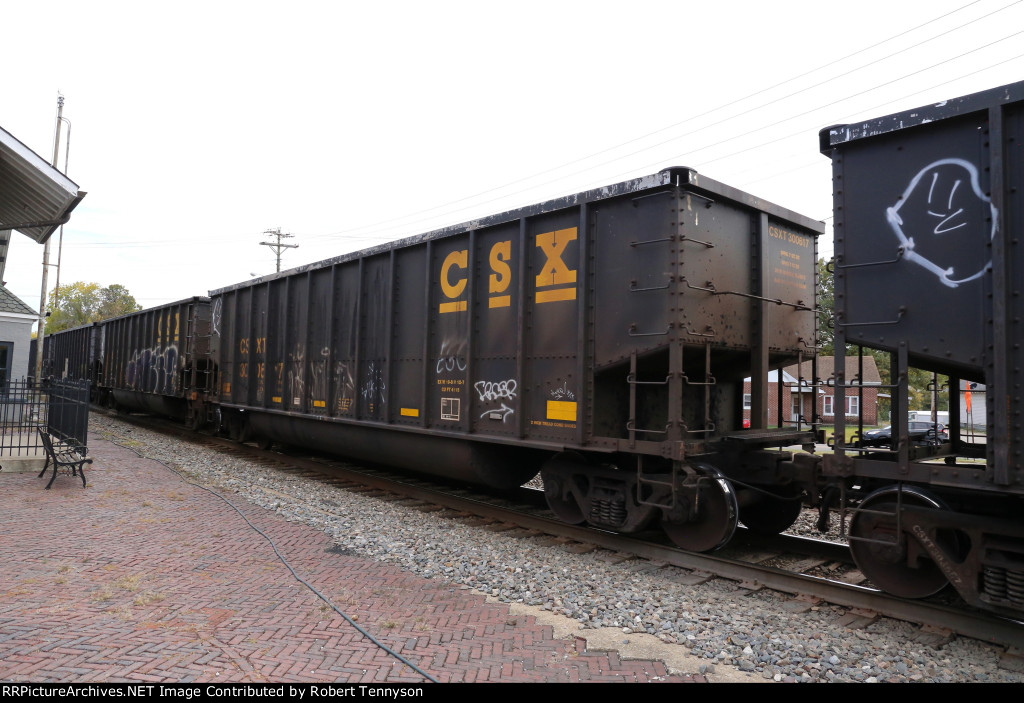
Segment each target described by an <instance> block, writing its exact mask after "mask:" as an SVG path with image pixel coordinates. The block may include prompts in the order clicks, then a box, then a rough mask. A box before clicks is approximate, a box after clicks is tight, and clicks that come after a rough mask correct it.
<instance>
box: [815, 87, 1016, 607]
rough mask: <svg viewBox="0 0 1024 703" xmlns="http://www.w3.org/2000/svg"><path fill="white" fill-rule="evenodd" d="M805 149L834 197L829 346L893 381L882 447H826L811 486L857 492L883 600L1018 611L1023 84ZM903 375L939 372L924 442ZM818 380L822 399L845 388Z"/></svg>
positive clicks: (838, 134) (858, 530) (866, 548)
mask: <svg viewBox="0 0 1024 703" xmlns="http://www.w3.org/2000/svg"><path fill="white" fill-rule="evenodd" d="M820 141H821V150H822V152H823V153H824V154H826V155H828V156H830V157H831V158H832V162H833V173H834V185H835V190H834V202H835V256H836V258H835V263H834V266H835V269H834V270H835V300H836V311H835V312H836V349H837V352H838V353H839V356H840V358H841V356H842V353H843V351H842V350H843V349H844V342H846V343H853V344H858V345H863V346H865V347H869V348H873V349H879V350H884V351H887V352H889V353H890V360H891V367H892V379H893V380H892V387H891V392H892V397H893V400H892V417H893V435H894V437H895V438H897V441H895V443H894V444H893V445H892V447H891V448H890V449H889V450H887V451H879V450H877V449H872V450H861V449H858V448H855V447H849V446H845V445H844V444H843V443H842V442H840V444H839V446H838V451H837V453H836V455H835V457H826V461H825V471H826V474H828V475H829V476H834V477H841V478H843V479H844V480H846V481H847V482H848V484H850V485H852V484H857V485H858V486H859V487H860V488H861V489H863V490H866V491H871V490H874V491H875V492H874V493H873V494H871V495H868V496H867V497H866V498H865V499H864V500H863V502H862V503H861V504H860V507H861V511H860V512H859V513H857V514H856V515H855V517H854V519H853V522H852V524H851V539H852V542H851V544H852V547H853V551H854V554H855V556H857V558H858V563H860V565H861V567H862V569H863V570H864V571H865V573H867V574H868V575H869V577H870V578H871V579H872V580H873V581H875V582H876V583H877V584H878V585H880V586H881V587H883V588H885V589H886V590H890V591H893V592H895V593H900V594H902V595H907V596H923V595H928V594H930V593H931V592H934V591H935V590H938V589H940V588H942V587H944V586H945V585H946V584H947V583H948V582H950V581H951V582H953V583H954V584H955V585H956V587H957V588H958V590H959V591H960V592H961V594H963V595H964V596H965V598H967V599H968V600H969V601H970V602H972V603H974V604H976V605H979V606H982V607H987V608H994V609H1004V610H1007V611H1011V612H1014V613H1016V614H1018V615H1019V613H1020V611H1021V609H1022V608H1024V520H1022V519H1021V510H1020V508H1021V503H1020V499H1021V497H1022V496H1024V480H1022V479H1024V474H1022V459H1021V457H1022V453H1024V432H1021V419H1020V417H1021V412H1022V410H1024V403H1022V397H1021V388H1022V383H1024V364H1022V361H1024V357H1022V352H1021V347H1022V344H1024V328H1022V324H1024V323H1022V315H1024V302H1022V300H1021V297H1020V294H1019V282H1020V281H1021V280H1024V252H1022V251H1021V246H1022V244H1021V238H1022V235H1024V221H1022V218H1024V201H1022V195H1021V194H1022V192H1024V82H1022V83H1015V84H1012V85H1007V86H1003V87H1000V88H996V89H993V90H988V91H985V92H981V93H977V94H974V95H969V96H966V97H960V98H956V99H952V100H946V101H943V102H941V103H937V104H934V105H929V106H925V107H922V108H919V109H916V110H910V111H907V112H903V113H899V114H895V115H889V116H887V117H882V118H879V119H873V120H868V121H865V122H861V123H857V124H849V125H838V126H834V127H830V128H827V129H824V130H822V131H821V133H820ZM912 367H913V368H919V369H924V370H926V371H931V372H933V373H936V374H943V375H948V376H949V383H948V385H947V388H946V389H945V390H942V391H941V392H942V393H945V394H948V396H947V397H948V400H949V419H950V422H949V425H950V427H949V438H950V439H949V442H947V443H943V444H942V445H941V446H931V447H918V446H914V445H913V443H912V442H910V441H908V435H907V422H906V420H907V416H908V411H909V410H911V409H912V408H911V406H910V395H909V386H908V380H907V379H908V370H909V369H911V368H912ZM836 368H837V369H842V368H844V365H843V363H842V361H841V360H837V362H836ZM835 381H836V386H837V391H836V392H840V391H839V390H838V389H839V388H843V387H856V384H857V381H856V379H847V378H843V377H842V375H840V376H838V377H837V378H836V379H835ZM963 381H966V382H973V383H981V384H984V385H985V386H986V387H987V390H988V392H987V394H986V395H987V430H986V432H985V433H984V435H981V436H968V433H967V432H966V431H963V430H962V428H961V418H960V408H961V405H962V401H961V398H960V395H959V389H960V388H961V387H962V386H963V385H964V384H963V383H962V382H963ZM837 420H838V422H837V432H836V435H837V437H840V438H841V437H843V432H842V429H843V421H844V418H842V417H837ZM937 460H938V461H937ZM850 495H853V496H854V497H856V494H850ZM869 510H871V511H873V512H870V513H869V512H868V511H869ZM879 542H881V543H883V544H881V545H880V544H879ZM885 543H889V544H892V546H891V547H886V546H885Z"/></svg>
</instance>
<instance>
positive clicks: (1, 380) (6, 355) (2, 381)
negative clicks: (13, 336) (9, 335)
mask: <svg viewBox="0 0 1024 703" xmlns="http://www.w3.org/2000/svg"><path fill="white" fill-rule="evenodd" d="M13 357H14V342H0V392H4V391H5V389H6V388H7V382H8V381H10V380H11V363H12V362H13V360H14V359H13Z"/></svg>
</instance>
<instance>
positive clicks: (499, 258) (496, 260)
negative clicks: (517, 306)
mask: <svg viewBox="0 0 1024 703" xmlns="http://www.w3.org/2000/svg"><path fill="white" fill-rule="evenodd" d="M511 258H512V241H511V240H508V241H504V242H498V243H497V244H495V245H494V246H493V247H491V271H493V272H494V273H492V274H491V277H490V279H489V281H490V283H489V286H488V289H487V291H488V292H489V293H491V294H492V295H491V297H490V299H489V300H488V301H487V307H490V308H506V307H508V306H509V305H511V304H512V297H511V296H508V295H494V293H504V292H505V291H507V290H508V287H509V284H511V283H512V268H511V267H510V266H509V265H508V261H509V260H510V259H511Z"/></svg>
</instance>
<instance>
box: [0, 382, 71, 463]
mask: <svg viewBox="0 0 1024 703" xmlns="http://www.w3.org/2000/svg"><path fill="white" fill-rule="evenodd" d="M38 428H45V429H46V431H47V432H48V433H49V434H50V435H52V436H53V437H54V438H55V439H57V440H58V441H60V442H63V443H64V444H66V445H69V446H73V447H75V448H76V451H79V452H80V453H81V454H82V455H85V453H86V452H87V450H88V445H89V382H88V381H44V382H42V383H38V382H36V381H35V380H33V379H29V380H20V381H8V382H7V383H5V384H4V385H3V387H2V389H0V456H13V457H16V456H33V455H36V454H39V453H40V452H41V451H42V442H41V440H40V438H39V432H38Z"/></svg>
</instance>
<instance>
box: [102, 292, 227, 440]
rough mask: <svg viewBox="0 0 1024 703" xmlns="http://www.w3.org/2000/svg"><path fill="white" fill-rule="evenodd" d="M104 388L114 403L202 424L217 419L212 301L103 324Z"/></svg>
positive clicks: (182, 303)
mask: <svg viewBox="0 0 1024 703" xmlns="http://www.w3.org/2000/svg"><path fill="white" fill-rule="evenodd" d="M103 328H104V338H105V339H104V345H103V353H102V357H101V359H102V366H103V376H102V381H101V382H100V386H101V389H102V392H103V393H104V394H106V395H107V397H108V398H109V402H110V404H111V405H112V406H113V407H116V408H118V409H119V410H125V411H128V410H138V411H142V412H150V413H156V414H159V415H165V416H167V417H171V418H174V419H177V420H179V421H182V422H184V423H186V424H187V425H189V426H191V427H198V426H200V425H202V424H204V423H205V422H207V421H208V420H210V419H211V418H212V417H213V414H214V411H215V406H214V405H213V403H212V400H213V394H212V389H213V385H214V382H215V380H214V379H215V374H216V369H215V367H214V361H213V359H214V351H215V350H214V347H213V346H212V345H213V343H214V338H213V334H212V329H211V305H210V299H209V298H205V297H193V298H188V299H185V300H181V301H178V302H175V303H170V304H168V305H163V306H160V307H156V308H150V309H148V310H141V311H139V312H133V313H129V314H127V315H122V316H120V317H115V318H112V319H110V320H107V321H105V322H104V323H103Z"/></svg>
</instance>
